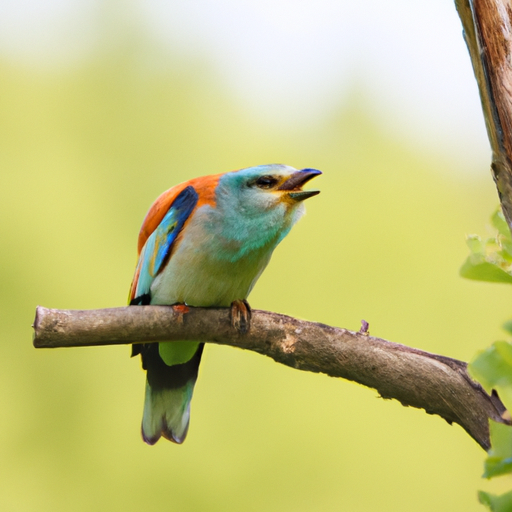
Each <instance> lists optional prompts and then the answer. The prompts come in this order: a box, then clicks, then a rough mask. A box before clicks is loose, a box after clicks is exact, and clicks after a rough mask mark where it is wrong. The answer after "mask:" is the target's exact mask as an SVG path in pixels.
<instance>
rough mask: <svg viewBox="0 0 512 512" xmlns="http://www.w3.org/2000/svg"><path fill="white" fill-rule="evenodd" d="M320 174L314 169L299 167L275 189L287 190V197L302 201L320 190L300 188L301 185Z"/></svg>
mask: <svg viewBox="0 0 512 512" xmlns="http://www.w3.org/2000/svg"><path fill="white" fill-rule="evenodd" d="M319 174H322V172H321V171H317V170H316V169H301V170H300V171H296V172H294V173H293V174H292V175H291V176H290V177H289V178H288V179H287V180H286V181H285V182H284V183H283V184H282V185H281V186H280V187H279V188H278V189H277V190H286V191H288V197H290V198H291V199H293V200H295V201H304V199H307V198H308V197H313V196H316V195H317V194H320V190H302V187H303V186H304V185H305V184H306V183H307V182H308V181H309V180H311V179H313V178H314V177H315V176H318V175H319Z"/></svg>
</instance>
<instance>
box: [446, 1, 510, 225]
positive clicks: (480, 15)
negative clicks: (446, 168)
mask: <svg viewBox="0 0 512 512" xmlns="http://www.w3.org/2000/svg"><path fill="white" fill-rule="evenodd" d="M455 5H456V7H457V11H458V13H459V16H460V19H461V21H462V26H463V27H464V38H465V40H466V44H467V46H468V50H469V54H470V56H471V63H472V64H473V70H474V72H475V77H476V81H477V83H478V89H479V91H480V99H481V102H482V109H483V112H484V117H485V124H486V126H487V134H488V136H489V141H490V143H491V148H492V165H491V169H492V173H493V177H494V181H495V182H496V187H497V189H498V195H499V198H500V202H501V206H502V209H503V213H504V215H505V217H506V219H507V222H508V225H509V227H510V229H511V230H512V1H511V0H455Z"/></svg>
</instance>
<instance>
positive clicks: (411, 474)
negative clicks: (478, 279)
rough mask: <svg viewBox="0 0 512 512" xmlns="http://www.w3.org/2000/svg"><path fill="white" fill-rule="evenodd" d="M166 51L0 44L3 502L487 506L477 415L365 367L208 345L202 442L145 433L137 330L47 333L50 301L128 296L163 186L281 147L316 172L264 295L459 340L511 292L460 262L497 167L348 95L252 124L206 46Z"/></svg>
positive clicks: (199, 398)
mask: <svg viewBox="0 0 512 512" xmlns="http://www.w3.org/2000/svg"><path fill="white" fill-rule="evenodd" d="M160 52H161V49H157V48H153V47H151V45H146V44H145V43H144V42H143V41H138V42H137V41H133V40H131V41H130V43H129V44H121V45H118V46H116V45H113V46H110V47H109V49H108V50H103V51H98V52H97V54H95V55H94V56H92V57H90V58H89V59H87V60H83V61H81V62H80V63H79V64H76V65H74V66H70V67H66V68H62V69H60V70H58V71H55V70H54V71H53V72H47V71H43V69H42V68H27V67H26V66H21V65H20V66H18V65H16V63H13V61H8V60H6V59H3V60H1V59H0V91H1V94H0V169H1V176H2V186H1V187H0V211H1V222H0V230H1V231H0V233H1V239H2V251H1V253H0V279H1V281H0V282H1V288H0V290H1V291H0V301H1V306H0V314H1V324H0V329H1V340H2V341H1V344H0V355H1V361H2V370H1V372H0V411H1V414H0V436H1V442H0V461H1V463H0V509H1V510H6V511H7V510H9V511H34V510H37V511H53V512H55V511H61V510H62V511H64V510H65V511H69V510H73V511H74V512H79V511H91V510H95V511H96V510H97V511H111V510H124V511H140V510H171V511H181V512H188V511H199V510H201V511H202V510H207V511H222V512H225V511H240V510H244V511H246V510H247V511H252V510H254V511H259V510H265V511H269V512H271V511H285V510H294V511H310V510H322V511H325V512H327V511H335V510H336V511H338V510H350V511H367V510H379V511H393V512H397V511H410V510H415V511H417V512H420V511H428V512H430V511H432V510H442V511H444V510H446V511H451V512H456V511H461V512H462V511H464V512H468V511H472V510H475V511H478V510H483V508H482V506H481V505H479V504H478V503H477V501H476V491H477V489H479V488H485V489H487V490H490V491H492V492H497V493H499V492H501V491H502V490H504V489H506V488H507V486H508V483H507V482H500V481H497V482H491V483H490V484H485V483H483V482H482V481H481V480H480V475H481V473H482V461H483V458H484V453H483V451H482V450H481V449H480V448H479V447H478V446H477V445H476V443H475V442H474V441H473V440H472V439H470V438H469V437H468V436H467V435H466V434H465V433H464V432H463V431H462V429H461V428H459V427H458V426H449V425H448V424H446V423H445V422H444V421H443V420H441V419H440V418H438V417H433V416H428V415H427V414H426V413H425V412H423V411H418V410H414V409H408V408H404V407H402V406H401V405H399V404H398V403H397V402H393V401H387V400H382V399H379V398H377V396H376V393H375V392H374V391H372V390H368V389H366V388H363V387H360V386H357V385H355V384H353V383H349V382H345V381H342V380H335V379H331V378H328V377H325V376H322V375H313V374H308V373H304V372H298V371H294V370H291V369H289V368H286V367H283V366H279V365H277V364H276V363H274V362H273V361H271V360H269V359H266V358H264V357H261V356H258V355H256V354H253V353H249V352H243V351H240V350H236V349H231V348H227V347H219V346H208V347H207V349H206V353H205V355H204V356H203V364H202V367H201V372H200V377H199V381H198V384H197V387H196V394H195V397H194V401H193V406H192V422H191V428H190V432H189V437H188V439H187V441H186V443H185V444H184V445H182V446H176V445H174V444H171V443H167V442H165V441H163V442H159V443H158V444H157V445H156V446H154V447H148V446H146V445H145V444H144V443H143V442H142V441H141V439H140V434H139V425H140V419H141V413H142V403H143V392H144V378H145V377H144V374H143V372H142V371H141V369H140V363H139V361H138V360H137V359H130V358H129V357H128V355H129V349H128V348H127V347H102V348H83V349H58V350H38V351H36V350H35V349H34V348H33V347H32V344H31V328H30V325H31V322H32V320H33V315H34V308H35V306H36V305H37V304H41V305H44V306H47V307H55V308H77V309H87V308H102V307H112V306H120V305H124V304H125V302H126V297H127V293H128V287H129V284H130V281H131V277H132V272H133V269H134V265H135V258H136V239H137V234H138V230H139V227H140V224H141V221H142V219H143V217H144V214H145V212H146V210H147V209H148V207H149V206H150V204H151V202H152V201H153V200H154V199H155V198H156V196H157V195H158V194H160V193H161V192H162V191H163V190H165V189H166V188H169V187H170V186H172V185H174V184H176V183H179V182H181V181H184V180H186V179H190V178H192V177H195V176H198V175H202V174H210V173H218V172H225V171H228V170H232V169H236V168H241V167H246V166H250V165H256V164H261V163H269V162H282V163H286V164H289V165H293V166H294V167H298V168H300V167H315V168H318V169H321V170H322V171H323V172H324V175H323V176H322V177H321V178H319V179H317V180H315V186H317V187H319V188H320V189H321V190H322V193H321V195H320V196H318V197H316V198H313V199H311V200H309V201H308V204H307V207H308V214H307V216H306V217H305V218H304V219H303V220H302V221H301V222H300V223H299V224H298V225H297V226H296V227H295V228H294V230H293V231H292V233H291V234H290V236H289V237H288V238H287V239H286V240H285V241H284V243H283V244H282V245H281V246H280V247H279V248H278V250H277V251H276V253H275V255H274V257H273V260H272V262H271V264H270V265H269V267H268V269H267V270H266V272H265V273H264V275H263V276H262V278H261V279H260V281H259V282H258V284H257V286H256V288H255V290H254V292H253V293H252V295H251V297H250V302H251V304H252V306H253V307H254V308H260V309H268V310H273V311H277V312H281V313H286V314H289V315H293V316H298V317H301V318H306V319H311V320H316V321H320V322H324V323H327V324H332V325H337V326H342V327H347V328H350V329H355V330H357V329H358V328H359V325H360V320H361V319H363V318H364V319H366V320H367V321H368V322H369V323H370V330H371V333H372V334H374V335H376V336H379V337H383V338H387V339H390V340H393V341H396V342H400V343H404V344H407V345H412V346H415V347H419V348H421V349H425V350H428V351H432V352H437V353H441V354H444V355H447V356H451V357H456V358H460V359H464V360H468V359H470V358H471V357H472V356H473V355H474V353H475V352H476V351H477V350H478V349H481V348H483V347H485V346H486V345H488V344H489V343H490V342H491V341H493V340H494V339H496V338H500V337H502V333H501V331H500V329H499V325H500V323H501V322H502V321H503V320H505V319H506V318H507V317H508V316H509V315H510V308H509V307H508V306H507V304H508V303H509V302H508V301H509V300H510V292H509V291H508V290H507V289H506V287H500V286H499V285H490V284H485V283H475V282H469V281H464V280H463V279H461V278H459V277H458V268H459V266H460V265H461V263H462V262H463V260H464V258H465V257H466V255H467V249H466V247H465V242H464V236H465V234H466V233H468V232H474V231H480V232H485V229H486V228H485V220H486V219H488V217H489V215H490V213H491V212H492V211H493V210H494V208H495V207H496V204H497V201H498V200H497V196H496V192H495V189H494V186H493V183H492V179H491V177H490V174H489V173H488V172H487V169H486V168H485V166H484V167H483V168H480V169H469V168H464V169H461V168H460V165H461V164H457V159H456V158H452V157H450V156H446V155H445V156H442V155H439V154H428V153H425V152H424V151H422V150H420V149H418V148H417V147H412V146H411V145H410V144H409V145H407V144H406V143H404V142H403V141H401V140H398V139H397V138H393V136H391V135H389V134H387V133H386V129H385V126H386V120H385V119H375V118H374V116H373V115H372V111H371V109H370V108H369V107H368V106H367V105H368V103H367V102H366V100H365V97H364V94H361V93H356V92H354V94H352V95H351V96H350V97H348V98H345V99H343V100H342V101H341V100H340V103H339V104H337V105H333V108H332V112H331V115H330V116H329V117H328V118H327V119H322V120H320V121H317V122H311V123H303V124H300V125H290V126H289V127H288V128H287V129H283V128H282V127H281V128H278V127H276V126H269V125H266V124H264V123H262V122H261V123H259V122H258V121H255V120H254V119H252V118H249V117H248V116H247V115H246V113H245V112H244V110H243V109H242V108H241V106H240V104H239V103H238V104H237V103H235V102H234V101H232V100H231V99H230V97H229V95H228V93H227V92H226V91H224V90H223V89H222V87H220V86H219V85H218V83H219V82H218V80H217V78H216V76H215V75H214V73H213V72H212V71H211V70H210V69H209V68H208V66H205V65H204V63H201V62H199V61H198V62H192V63H190V62H185V61H184V60H183V59H180V56H179V55H177V56H176V55H168V54H167V55H164V56H163V57H162V54H161V53H160ZM162 58H164V59H166V61H167V62H168V66H166V67H165V68H162V67H161V66H154V67H152V66H151V65H150V63H151V62H152V59H162ZM148 63H149V64H148ZM356 89H357V88H356V87H354V91H356ZM468 146H471V142H469V143H468ZM470 150H471V147H469V149H468V151H470ZM475 165H477V164H475ZM480 167H481V166H480Z"/></svg>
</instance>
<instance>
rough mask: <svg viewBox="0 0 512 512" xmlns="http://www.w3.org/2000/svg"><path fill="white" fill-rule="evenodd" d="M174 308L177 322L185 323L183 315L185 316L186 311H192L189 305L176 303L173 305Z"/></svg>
mask: <svg viewBox="0 0 512 512" xmlns="http://www.w3.org/2000/svg"><path fill="white" fill-rule="evenodd" d="M172 310H173V312H174V316H175V318H176V323H178V324H182V323H183V317H184V316H185V314H186V313H188V312H189V311H190V309H189V307H188V306H187V305H186V304H174V305H173V306H172Z"/></svg>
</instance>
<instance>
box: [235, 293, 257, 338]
mask: <svg viewBox="0 0 512 512" xmlns="http://www.w3.org/2000/svg"><path fill="white" fill-rule="evenodd" d="M251 314H252V312H251V306H249V303H248V302H247V301H246V300H245V299H244V300H234V301H233V302H232V303H231V325H232V326H233V327H234V328H235V329H236V330H237V331H239V332H240V333H242V334H244V333H246V332H247V331H248V330H249V329H250V327H251Z"/></svg>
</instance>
